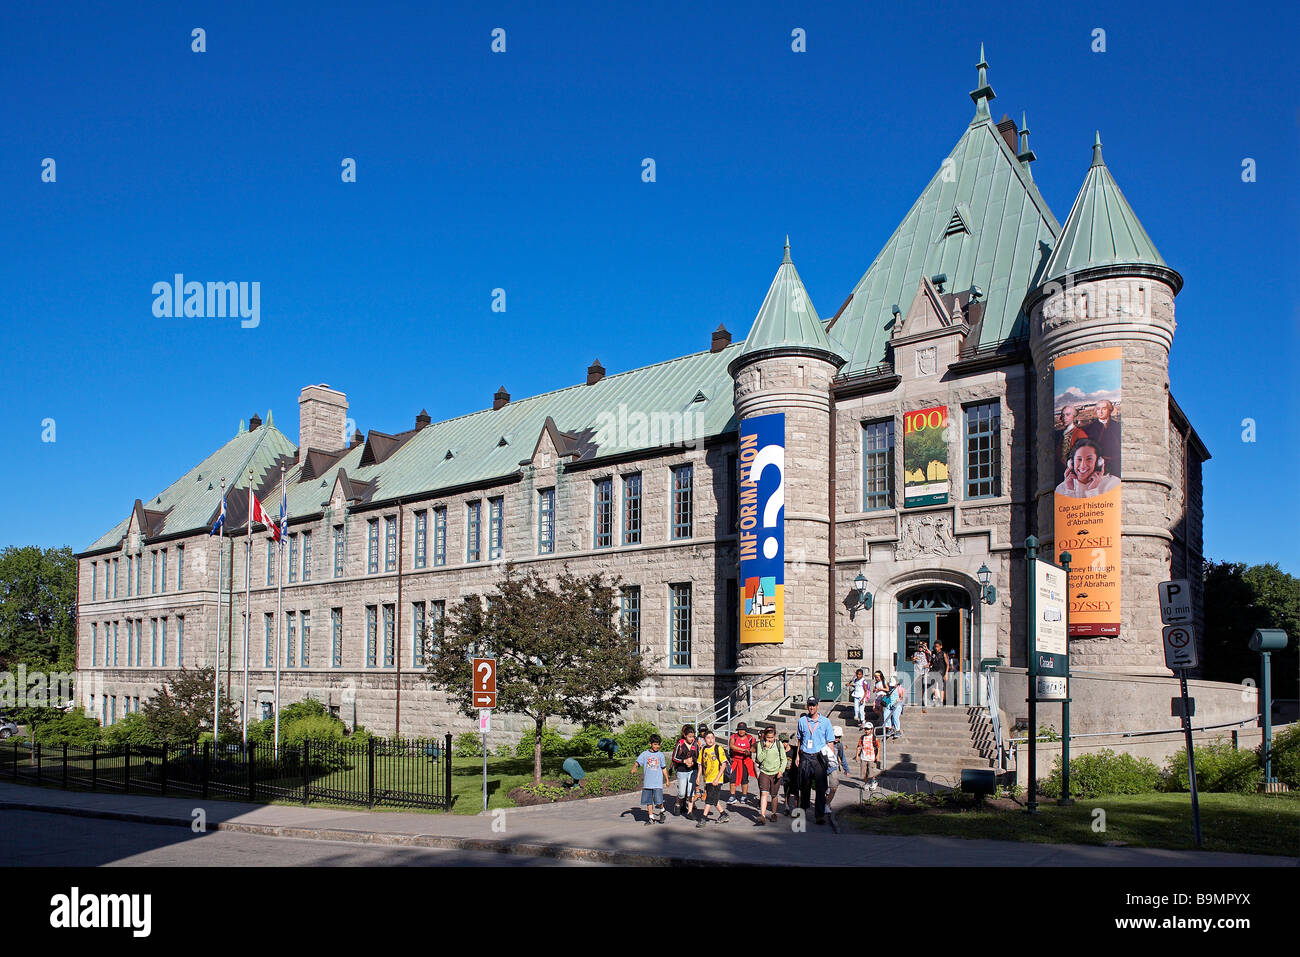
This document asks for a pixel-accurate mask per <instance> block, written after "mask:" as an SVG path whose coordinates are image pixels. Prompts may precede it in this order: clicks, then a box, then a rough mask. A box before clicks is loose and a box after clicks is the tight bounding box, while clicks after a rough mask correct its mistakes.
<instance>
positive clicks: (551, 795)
mask: <svg viewBox="0 0 1300 957" xmlns="http://www.w3.org/2000/svg"><path fill="white" fill-rule="evenodd" d="M519 790H521V791H523V792H524V793H525V794H531V795H533V796H534V797H540V798H546V799H547V800H548V801H557V800H559V799H560V798H562V797H564V788H563V787H561V786H560V785H558V784H547V783H546V782H545V781H543V782H542V783H541V784H532V783H529V784H525V785H523V786H522V787H520V789H519Z"/></svg>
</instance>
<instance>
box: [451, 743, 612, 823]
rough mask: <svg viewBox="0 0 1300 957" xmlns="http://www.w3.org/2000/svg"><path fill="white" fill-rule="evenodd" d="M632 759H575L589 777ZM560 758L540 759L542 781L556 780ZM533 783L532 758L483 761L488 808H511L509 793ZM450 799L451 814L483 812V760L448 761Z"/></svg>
mask: <svg viewBox="0 0 1300 957" xmlns="http://www.w3.org/2000/svg"><path fill="white" fill-rule="evenodd" d="M635 761H636V758H635V756H631V757H627V758H614V759H613V760H610V759H609V758H606V757H604V756H601V757H598V758H579V759H578V762H579V763H580V764H581V765H582V769H583V770H584V771H586V772H587V773H588V774H590V773H591V772H592V771H600V770H603V769H606V768H625V767H628V766H630V765H632V764H633V763H635ZM562 764H564V758H563V757H556V758H547V757H543V758H542V780H548V779H550V780H556V779H558V778H559V777H560V766H561V765H562ZM532 781H533V759H532V758H494V757H489V758H488V759H487V785H488V808H489V810H490V809H492V808H497V807H514V806H515V803H514V802H513V801H511V800H510V797H509V795H510V791H511V790H512V789H513V788H517V787H519V786H521V785H524V784H531V783H532ZM451 796H452V812H453V813H455V814H478V813H479V812H480V811H482V810H483V759H482V758H452V759H451Z"/></svg>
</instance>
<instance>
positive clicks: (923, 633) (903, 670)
mask: <svg viewBox="0 0 1300 957" xmlns="http://www.w3.org/2000/svg"><path fill="white" fill-rule="evenodd" d="M934 632H935V613H934V612H932V611H903V612H899V614H898V652H897V655H896V661H895V664H894V671H895V672H896V673H897V674H898V680H899V681H901V682H902V683H903V687H905V688H907V700H908V701H909V702H913V701H918V700H920V699H919V698H918V697H917V695H919V694H920V689H919V688H917V687H916V665H915V664H913V663H912V656H913V655H914V654H916V649H917V648H918V647H919V646H920V645H925V646H926V647H927V648H930V647H933V645H934Z"/></svg>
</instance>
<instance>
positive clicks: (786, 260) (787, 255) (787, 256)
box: [781, 233, 794, 263]
mask: <svg viewBox="0 0 1300 957" xmlns="http://www.w3.org/2000/svg"><path fill="white" fill-rule="evenodd" d="M781 262H783V263H792V262H794V260H792V259H791V258H790V234H789V233H786V234H785V256H784V257H783V258H782V259H781Z"/></svg>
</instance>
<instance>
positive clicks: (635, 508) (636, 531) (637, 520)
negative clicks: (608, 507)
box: [623, 472, 641, 545]
mask: <svg viewBox="0 0 1300 957" xmlns="http://www.w3.org/2000/svg"><path fill="white" fill-rule="evenodd" d="M623 544H624V545H640V544H641V473H640V472H633V473H632V474H630V475H624V476H623Z"/></svg>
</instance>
